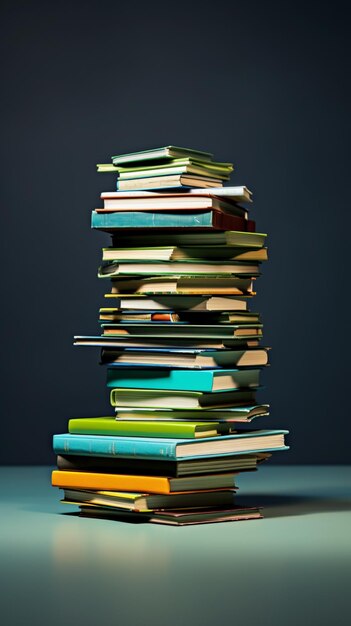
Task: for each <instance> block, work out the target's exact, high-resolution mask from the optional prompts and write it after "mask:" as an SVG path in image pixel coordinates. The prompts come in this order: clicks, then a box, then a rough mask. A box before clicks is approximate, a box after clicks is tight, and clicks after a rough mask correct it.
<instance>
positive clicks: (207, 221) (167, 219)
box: [91, 209, 255, 233]
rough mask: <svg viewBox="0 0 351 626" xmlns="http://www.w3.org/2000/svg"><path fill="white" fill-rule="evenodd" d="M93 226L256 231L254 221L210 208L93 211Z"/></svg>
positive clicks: (101, 227)
mask: <svg viewBox="0 0 351 626" xmlns="http://www.w3.org/2000/svg"><path fill="white" fill-rule="evenodd" d="M91 227H92V228H96V229H98V230H104V231H106V232H112V233H113V232H114V231H115V230H119V229H126V228H128V229H135V230H137V231H138V230H143V229H144V228H152V229H154V228H155V229H156V228H160V229H165V228H167V229H173V228H175V229H177V228H179V229H186V228H191V229H194V230H195V231H196V230H197V229H199V230H201V229H205V230H206V229H207V230H209V229H215V230H224V231H227V230H239V231H249V232H251V231H254V230H255V223H254V222H253V220H246V219H244V218H242V217H238V216H237V215H232V214H227V213H224V212H223V211H217V210H215V209H208V210H206V209H205V210H202V211H175V210H171V209H169V211H159V212H157V211H155V212H150V211H123V212H122V211H115V212H113V213H98V212H97V211H92V216H91Z"/></svg>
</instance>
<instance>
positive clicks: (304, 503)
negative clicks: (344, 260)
mask: <svg viewBox="0 0 351 626" xmlns="http://www.w3.org/2000/svg"><path fill="white" fill-rule="evenodd" d="M236 503H237V504H238V505H240V506H243V507H246V506H247V507H251V506H259V507H262V509H263V511H262V512H263V516H264V517H265V518H266V519H269V518H276V517H288V516H294V515H312V514H315V513H337V512H339V511H351V499H346V498H344V499H341V498H320V497H316V498H311V497H310V496H279V495H277V496H274V495H269V496H265V495H260V494H258V495H257V496H254V495H253V496H252V495H250V496H240V498H239V497H238V498H237V499H236ZM60 515H63V516H68V517H71V516H72V517H76V516H79V512H75V511H69V512H68V511H67V512H66V511H65V512H62V513H60ZM123 521H126V522H129V523H131V524H140V523H145V520H135V519H128V517H127V516H126V517H125V518H123Z"/></svg>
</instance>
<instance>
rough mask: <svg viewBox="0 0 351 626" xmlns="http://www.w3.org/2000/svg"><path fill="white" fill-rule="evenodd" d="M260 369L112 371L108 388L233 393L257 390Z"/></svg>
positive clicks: (110, 371) (127, 369)
mask: <svg viewBox="0 0 351 626" xmlns="http://www.w3.org/2000/svg"><path fill="white" fill-rule="evenodd" d="M259 375H260V369H244V370H239V369H221V370H217V369H208V370H190V371H189V370H188V369H185V370H184V369H174V370H173V369H163V370H162V369H158V370H150V369H146V368H140V369H138V368H123V369H118V368H115V367H109V368H108V369H107V386H108V387H111V388H117V387H122V388H124V389H168V390H172V391H203V392H212V391H230V390H232V389H238V388H241V387H244V388H252V387H253V388H257V387H258V386H259Z"/></svg>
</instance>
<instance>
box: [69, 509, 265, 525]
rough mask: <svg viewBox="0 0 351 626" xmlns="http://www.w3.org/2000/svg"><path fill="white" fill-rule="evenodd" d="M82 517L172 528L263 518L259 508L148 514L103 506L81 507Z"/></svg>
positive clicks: (192, 510)
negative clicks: (161, 525) (146, 523)
mask: <svg viewBox="0 0 351 626" xmlns="http://www.w3.org/2000/svg"><path fill="white" fill-rule="evenodd" d="M80 514H81V516H82V517H96V518H101V519H114V520H116V521H129V522H131V521H132V522H134V523H136V522H139V523H145V522H149V523H151V524H166V525H170V526H190V525H195V524H210V523H218V522H240V521H242V520H252V519H261V518H262V517H263V516H262V515H261V513H260V509H259V508H254V507H250V508H242V507H239V506H233V507H231V508H221V509H214V508H213V509H191V510H183V511H179V510H177V511H169V510H167V511H156V512H153V513H152V514H147V513H138V514H136V513H129V512H128V513H127V512H122V511H121V512H120V511H118V512H117V509H113V508H112V507H110V508H108V507H103V506H84V505H83V506H81V507H80Z"/></svg>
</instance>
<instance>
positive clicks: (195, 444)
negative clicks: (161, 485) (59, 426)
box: [53, 430, 289, 461]
mask: <svg viewBox="0 0 351 626" xmlns="http://www.w3.org/2000/svg"><path fill="white" fill-rule="evenodd" d="M288 432H289V431H287V430H254V431H245V432H242V433H237V434H234V435H224V436H222V437H206V438H203V439H197V440H195V441H194V440H189V439H163V438H156V437H114V436H109V435H75V434H74V435H73V434H69V433H67V434H63V435H54V438H53V447H54V452H55V453H56V454H60V455H66V454H72V455H81V456H102V457H110V458H133V459H156V460H160V461H162V460H168V459H173V460H177V459H196V458H201V457H203V458H208V457H214V456H227V455H235V454H244V453H245V454H254V453H257V452H272V451H274V450H287V449H288V446H286V445H285V441H284V436H285V435H286V434H288Z"/></svg>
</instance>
